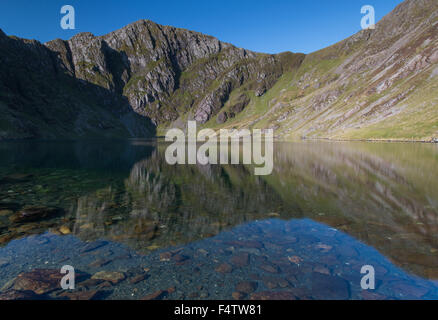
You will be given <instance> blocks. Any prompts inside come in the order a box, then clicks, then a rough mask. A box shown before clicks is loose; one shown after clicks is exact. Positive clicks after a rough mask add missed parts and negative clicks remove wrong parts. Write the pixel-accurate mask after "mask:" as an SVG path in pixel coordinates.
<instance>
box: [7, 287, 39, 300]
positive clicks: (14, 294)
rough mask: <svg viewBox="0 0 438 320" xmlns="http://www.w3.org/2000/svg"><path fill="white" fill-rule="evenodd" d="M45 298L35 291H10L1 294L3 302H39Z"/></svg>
mask: <svg viewBox="0 0 438 320" xmlns="http://www.w3.org/2000/svg"><path fill="white" fill-rule="evenodd" d="M42 298H44V296H40V295H37V294H35V292H33V291H29V290H27V291H20V290H8V291H5V292H1V293H0V301H1V300H37V299H42Z"/></svg>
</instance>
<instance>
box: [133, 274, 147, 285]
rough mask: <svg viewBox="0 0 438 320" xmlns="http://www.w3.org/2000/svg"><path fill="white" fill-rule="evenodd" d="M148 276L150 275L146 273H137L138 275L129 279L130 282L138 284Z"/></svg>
mask: <svg viewBox="0 0 438 320" xmlns="http://www.w3.org/2000/svg"><path fill="white" fill-rule="evenodd" d="M147 277H148V275H147V274H146V273H143V274H139V275H137V276H135V277H132V278H131V279H129V282H130V283H132V284H137V283H139V282H141V281H144V280H146V279H147Z"/></svg>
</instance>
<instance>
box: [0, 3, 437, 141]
mask: <svg viewBox="0 0 438 320" xmlns="http://www.w3.org/2000/svg"><path fill="white" fill-rule="evenodd" d="M437 28H438V2H437V1H436V0H407V1H405V2H404V3H402V4H401V5H399V6H398V7H397V8H396V9H395V10H394V11H393V12H391V13H390V14H389V15H387V16H386V17H385V18H384V19H382V21H380V22H379V23H378V24H377V26H376V29H375V30H363V31H361V32H359V33H357V34H356V35H354V36H352V37H350V38H348V39H346V40H344V41H342V42H340V43H337V44H335V45H333V46H331V47H329V48H326V49H323V50H321V51H318V52H315V53H312V54H309V55H304V54H300V53H290V52H286V53H281V54H276V55H272V54H263V53H256V52H252V51H249V50H245V49H241V48H237V47H235V46H233V45H231V44H228V43H224V42H221V41H219V40H217V39H215V38H213V37H210V36H206V35H203V34H200V33H197V32H193V31H188V30H184V29H178V28H174V27H170V26H161V25H158V24H156V23H154V22H151V21H148V20H140V21H137V22H135V23H133V24H130V25H128V26H126V27H124V28H122V29H120V30H117V31H114V32H111V33H109V34H107V35H104V36H98V37H97V36H93V35H92V34H91V33H80V34H78V35H76V36H75V37H73V38H72V39H70V40H68V41H64V40H60V39H57V40H53V41H50V42H48V43H45V44H41V43H39V42H37V41H34V40H25V39H19V38H16V37H11V36H9V37H8V36H6V35H5V34H4V33H3V32H1V31H0V65H1V66H2V67H1V69H0V112H1V114H2V116H1V118H0V139H1V138H3V139H10V138H76V137H90V136H92V137H94V136H106V137H147V136H152V135H155V134H156V132H158V134H160V133H162V132H163V130H165V129H166V128H169V127H184V126H185V125H186V121H187V120H189V119H194V120H196V121H197V122H198V123H199V124H200V125H201V126H204V127H212V128H222V127H226V128H253V127H254V128H274V129H275V133H276V135H277V136H278V137H281V138H297V137H309V138H336V139H344V138H360V139H365V138H366V139H368V138H394V139H412V138H415V139H431V138H433V137H434V136H438V112H436V111H435V110H436V109H437V108H436V105H437V98H438V95H437V94H436V93H435V92H438V91H437V90H436V89H437V84H438V77H437V76H438V68H437V60H438V52H437V51H438V49H437V48H438V45H437V41H438V39H437V35H438V30H437Z"/></svg>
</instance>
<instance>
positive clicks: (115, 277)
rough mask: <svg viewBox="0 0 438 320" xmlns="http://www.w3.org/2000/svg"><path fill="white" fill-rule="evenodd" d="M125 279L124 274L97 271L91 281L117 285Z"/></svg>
mask: <svg viewBox="0 0 438 320" xmlns="http://www.w3.org/2000/svg"><path fill="white" fill-rule="evenodd" d="M125 278H126V276H125V274H124V273H122V272H116V271H99V272H97V273H95V274H94V275H93V276H92V277H91V279H98V280H106V281H109V282H111V283H112V284H117V283H119V282H120V281H123V280H125Z"/></svg>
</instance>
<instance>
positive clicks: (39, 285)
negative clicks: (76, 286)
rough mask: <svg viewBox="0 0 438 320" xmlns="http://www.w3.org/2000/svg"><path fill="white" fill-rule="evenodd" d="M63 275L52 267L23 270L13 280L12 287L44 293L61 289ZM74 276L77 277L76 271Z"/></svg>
mask: <svg viewBox="0 0 438 320" xmlns="http://www.w3.org/2000/svg"><path fill="white" fill-rule="evenodd" d="M63 276H64V274H61V273H60V272H59V270H54V269H35V270H32V271H30V272H23V273H20V274H19V275H18V276H17V277H16V278H15V280H14V281H13V286H12V289H14V290H18V291H33V292H35V293H36V294H46V293H49V292H52V291H54V290H58V289H61V279H62V277H63ZM76 278H78V274H77V273H76Z"/></svg>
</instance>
